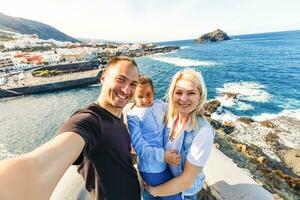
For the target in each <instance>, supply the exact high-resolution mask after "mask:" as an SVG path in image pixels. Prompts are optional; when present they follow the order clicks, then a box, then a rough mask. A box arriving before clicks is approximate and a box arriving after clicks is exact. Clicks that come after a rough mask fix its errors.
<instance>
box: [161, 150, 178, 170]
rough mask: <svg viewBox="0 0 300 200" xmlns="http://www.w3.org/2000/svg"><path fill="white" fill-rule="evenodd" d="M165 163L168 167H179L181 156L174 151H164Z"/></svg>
mask: <svg viewBox="0 0 300 200" xmlns="http://www.w3.org/2000/svg"><path fill="white" fill-rule="evenodd" d="M164 160H165V162H166V163H168V164H170V165H174V166H176V165H179V164H180V162H181V155H180V154H179V153H177V151H176V150H168V151H165V159H164Z"/></svg>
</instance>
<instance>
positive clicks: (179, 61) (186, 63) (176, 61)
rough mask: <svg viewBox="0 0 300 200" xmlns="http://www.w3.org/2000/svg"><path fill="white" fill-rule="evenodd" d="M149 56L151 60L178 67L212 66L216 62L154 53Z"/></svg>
mask: <svg viewBox="0 0 300 200" xmlns="http://www.w3.org/2000/svg"><path fill="white" fill-rule="evenodd" d="M149 58H151V59H153V60H157V61H160V62H164V63H169V64H173V65H176V66H180V67H193V66H205V67H209V66H214V65H216V64H217V63H216V62H214V61H209V60H207V61H204V60H192V59H187V58H177V57H166V56H160V55H155V56H149Z"/></svg>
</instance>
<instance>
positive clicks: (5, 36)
mask: <svg viewBox="0 0 300 200" xmlns="http://www.w3.org/2000/svg"><path fill="white" fill-rule="evenodd" d="M13 39H14V38H13V37H12V36H11V35H8V34H1V33H0V41H2V42H5V41H10V40H13Z"/></svg>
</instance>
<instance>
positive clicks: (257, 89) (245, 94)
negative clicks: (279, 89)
mask: <svg viewBox="0 0 300 200" xmlns="http://www.w3.org/2000/svg"><path fill="white" fill-rule="evenodd" d="M264 88H265V86H263V85H261V84H258V83H255V82H238V83H225V84H224V87H223V88H217V91H218V92H219V93H236V94H238V95H237V99H239V100H245V101H252V102H262V103H265V102H268V101H269V100H270V99H271V97H272V95H271V94H269V93H268V92H266V91H265V90H264Z"/></svg>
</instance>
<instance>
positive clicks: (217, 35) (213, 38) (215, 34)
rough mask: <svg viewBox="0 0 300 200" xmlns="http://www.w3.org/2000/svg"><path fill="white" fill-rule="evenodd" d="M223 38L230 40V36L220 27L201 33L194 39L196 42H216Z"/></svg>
mask: <svg viewBox="0 0 300 200" xmlns="http://www.w3.org/2000/svg"><path fill="white" fill-rule="evenodd" d="M223 40H230V37H229V36H228V35H227V34H226V33H225V32H224V31H222V30H221V29H217V30H215V31H212V32H209V33H206V34H203V35H201V36H200V37H199V38H197V39H196V40H195V41H196V42H198V43H208V42H217V41H223Z"/></svg>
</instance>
